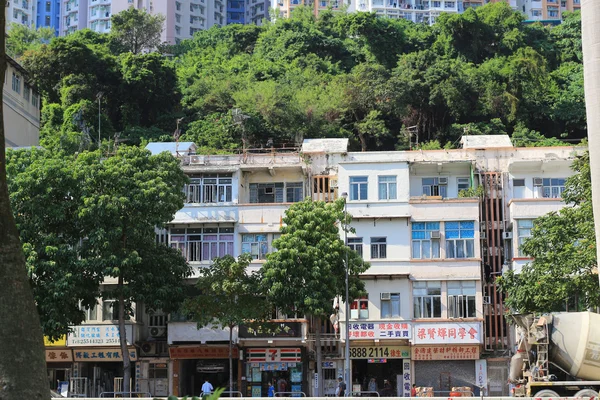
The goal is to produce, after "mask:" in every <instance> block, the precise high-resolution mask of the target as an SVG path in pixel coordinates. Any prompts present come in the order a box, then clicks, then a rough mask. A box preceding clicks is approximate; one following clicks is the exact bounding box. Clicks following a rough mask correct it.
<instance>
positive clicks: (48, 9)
mask: <svg viewBox="0 0 600 400" xmlns="http://www.w3.org/2000/svg"><path fill="white" fill-rule="evenodd" d="M51 9H52V2H50V1H47V2H46V12H50V10H51Z"/></svg>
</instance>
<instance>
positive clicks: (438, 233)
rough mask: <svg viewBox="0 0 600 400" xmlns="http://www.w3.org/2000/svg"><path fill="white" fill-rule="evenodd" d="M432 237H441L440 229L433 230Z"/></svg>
mask: <svg viewBox="0 0 600 400" xmlns="http://www.w3.org/2000/svg"><path fill="white" fill-rule="evenodd" d="M431 238H432V239H439V238H440V231H431Z"/></svg>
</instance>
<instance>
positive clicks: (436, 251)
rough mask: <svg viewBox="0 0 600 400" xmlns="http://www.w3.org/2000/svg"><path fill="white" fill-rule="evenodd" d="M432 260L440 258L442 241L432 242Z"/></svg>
mask: <svg viewBox="0 0 600 400" xmlns="http://www.w3.org/2000/svg"><path fill="white" fill-rule="evenodd" d="M431 258H440V241H439V240H432V242H431Z"/></svg>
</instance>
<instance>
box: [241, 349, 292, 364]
mask: <svg viewBox="0 0 600 400" xmlns="http://www.w3.org/2000/svg"><path fill="white" fill-rule="evenodd" d="M246 354H247V355H248V360H247V361H249V362H260V361H264V362H281V361H283V362H302V349H301V348H299V347H292V348H249V349H248V350H246Z"/></svg>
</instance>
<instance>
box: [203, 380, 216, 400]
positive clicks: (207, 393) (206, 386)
mask: <svg viewBox="0 0 600 400" xmlns="http://www.w3.org/2000/svg"><path fill="white" fill-rule="evenodd" d="M213 390H214V388H213V385H211V384H210V382H209V381H208V378H206V379H205V380H204V384H203V385H202V396H201V397H202V398H203V399H204V398H206V396H210V395H211V393H212V392H213Z"/></svg>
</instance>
